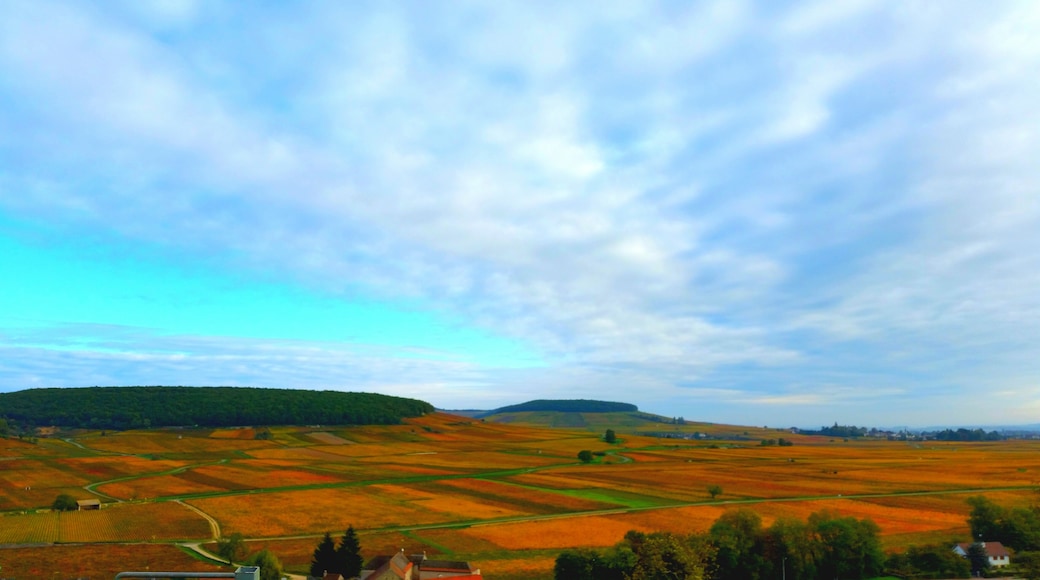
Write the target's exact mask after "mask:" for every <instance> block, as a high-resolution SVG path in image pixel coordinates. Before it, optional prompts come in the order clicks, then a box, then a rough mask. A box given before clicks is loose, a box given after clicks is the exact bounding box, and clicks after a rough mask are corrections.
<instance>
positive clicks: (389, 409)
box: [0, 387, 433, 429]
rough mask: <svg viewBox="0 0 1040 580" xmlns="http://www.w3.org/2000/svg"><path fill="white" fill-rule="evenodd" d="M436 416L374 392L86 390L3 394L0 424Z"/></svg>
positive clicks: (330, 421) (370, 420)
mask: <svg viewBox="0 0 1040 580" xmlns="http://www.w3.org/2000/svg"><path fill="white" fill-rule="evenodd" d="M431 412H433V405H430V404H429V403H427V402H425V401H418V400H416V399H405V398H401V397H391V396H388V395H377V394H373V393H345V392H342V391H303V390H295V389H259V388H251V387H84V388H72V389H28V390H25V391H17V392H14V393H0V417H6V418H7V419H9V420H11V421H13V422H15V423H20V424H23V425H35V426H44V425H58V426H62V427H79V428H87V429H140V428H148V427H173V426H182V425H199V426H205V427H223V426H234V425H314V424H321V425H388V424H395V423H400V422H401V420H402V419H403V418H405V417H418V416H420V415H423V414H425V413H431Z"/></svg>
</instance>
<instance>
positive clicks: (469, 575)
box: [360, 550, 484, 580]
mask: <svg viewBox="0 0 1040 580" xmlns="http://www.w3.org/2000/svg"><path fill="white" fill-rule="evenodd" d="M360 578H361V580H432V579H434V578H450V579H451V580H466V579H474V580H481V579H483V578H484V577H483V576H482V575H481V574H480V569H479V568H474V567H473V566H472V565H470V563H469V562H458V561H451V560H430V559H428V558H427V557H426V554H413V555H412V556H411V557H407V556H405V555H404V550H401V551H400V552H398V553H397V554H394V555H393V556H378V557H376V558H373V559H372V560H370V561H369V562H368V564H366V565H365V569H364V570H362V571H361V577H360Z"/></svg>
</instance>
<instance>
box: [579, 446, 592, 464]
mask: <svg viewBox="0 0 1040 580" xmlns="http://www.w3.org/2000/svg"><path fill="white" fill-rule="evenodd" d="M578 459H580V460H581V462H582V463H591V462H592V452H591V451H589V450H588V449H582V450H581V451H579V452H578Z"/></svg>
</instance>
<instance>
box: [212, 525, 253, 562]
mask: <svg viewBox="0 0 1040 580" xmlns="http://www.w3.org/2000/svg"><path fill="white" fill-rule="evenodd" d="M217 554H219V555H220V557H221V558H224V559H225V560H227V561H228V562H231V563H235V562H238V561H239V560H241V559H242V558H243V557H244V556H245V555H246V545H245V542H244V541H243V539H242V534H240V533H238V532H235V533H233V534H231V535H230V536H224V537H223V538H220V539H219V540H217Z"/></svg>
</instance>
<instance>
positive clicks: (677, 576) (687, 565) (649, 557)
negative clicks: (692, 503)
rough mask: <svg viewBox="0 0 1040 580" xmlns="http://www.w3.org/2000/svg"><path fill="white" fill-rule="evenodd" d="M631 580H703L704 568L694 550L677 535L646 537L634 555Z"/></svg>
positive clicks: (658, 533) (650, 535)
mask: <svg viewBox="0 0 1040 580" xmlns="http://www.w3.org/2000/svg"><path fill="white" fill-rule="evenodd" d="M635 555H636V565H635V568H634V569H633V570H632V574H631V575H630V578H631V580H701V579H702V578H704V565H703V562H701V559H700V557H699V555H698V554H697V552H696V551H695V550H694V549H693V546H691V544H690V543H689V542H687V541H685V540H684V539H683V538H680V537H679V536H676V535H674V534H669V533H664V532H655V533H653V534H649V535H647V536H646V537H645V538H644V539H643V541H642V542H641V543H640V545H639V549H638V550H636V551H635Z"/></svg>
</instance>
